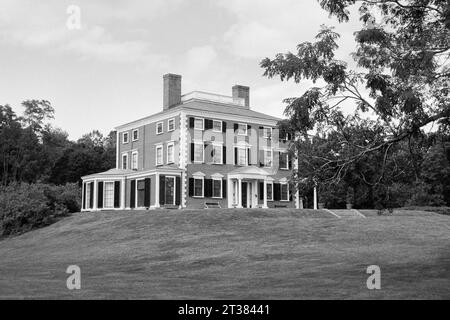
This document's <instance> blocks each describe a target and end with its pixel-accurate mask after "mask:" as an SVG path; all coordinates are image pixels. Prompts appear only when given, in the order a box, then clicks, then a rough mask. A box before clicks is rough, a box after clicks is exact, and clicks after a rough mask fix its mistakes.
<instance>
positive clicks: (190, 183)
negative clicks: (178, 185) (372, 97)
mask: <svg viewBox="0 0 450 320" xmlns="http://www.w3.org/2000/svg"><path fill="white" fill-rule="evenodd" d="M193 196H194V178H189V197H193Z"/></svg>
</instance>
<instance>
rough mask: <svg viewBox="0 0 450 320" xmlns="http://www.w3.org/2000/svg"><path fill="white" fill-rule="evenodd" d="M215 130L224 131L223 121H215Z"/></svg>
mask: <svg viewBox="0 0 450 320" xmlns="http://www.w3.org/2000/svg"><path fill="white" fill-rule="evenodd" d="M213 131H214V132H222V121H219V120H214V121H213Z"/></svg>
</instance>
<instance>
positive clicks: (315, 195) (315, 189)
mask: <svg viewBox="0 0 450 320" xmlns="http://www.w3.org/2000/svg"><path fill="white" fill-rule="evenodd" d="M314 210H317V188H316V187H314Z"/></svg>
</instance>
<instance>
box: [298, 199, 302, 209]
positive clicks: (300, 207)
mask: <svg viewBox="0 0 450 320" xmlns="http://www.w3.org/2000/svg"><path fill="white" fill-rule="evenodd" d="M299 209H302V210H303V198H300V206H299Z"/></svg>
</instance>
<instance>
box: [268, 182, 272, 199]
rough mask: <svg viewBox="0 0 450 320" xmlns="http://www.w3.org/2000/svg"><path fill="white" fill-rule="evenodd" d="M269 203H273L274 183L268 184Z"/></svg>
mask: <svg viewBox="0 0 450 320" xmlns="http://www.w3.org/2000/svg"><path fill="white" fill-rule="evenodd" d="M267 201H273V182H270V183H267Z"/></svg>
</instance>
